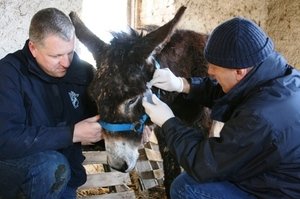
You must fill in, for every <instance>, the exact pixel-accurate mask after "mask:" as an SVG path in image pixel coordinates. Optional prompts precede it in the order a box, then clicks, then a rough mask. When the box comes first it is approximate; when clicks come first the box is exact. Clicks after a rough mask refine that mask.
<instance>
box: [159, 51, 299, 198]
mask: <svg viewBox="0 0 300 199" xmlns="http://www.w3.org/2000/svg"><path fill="white" fill-rule="evenodd" d="M191 82H192V89H191V93H190V94H189V96H188V97H189V98H190V99H193V100H198V102H199V103H201V104H203V105H205V106H207V107H210V108H211V109H212V116H211V117H212V119H213V120H217V121H220V122H224V126H223V128H222V130H221V131H220V137H215V138H206V137H205V136H204V135H203V133H201V132H199V130H197V129H193V128H190V127H187V126H186V125H184V124H183V123H182V122H180V121H179V119H178V118H171V119H169V120H168V121H167V122H166V123H165V124H164V125H163V126H162V127H163V130H164V132H165V134H166V140H167V144H168V146H169V148H170V150H171V151H172V152H173V153H174V154H175V155H176V157H177V159H178V161H179V163H180V164H181V165H182V167H183V168H184V169H185V170H186V171H187V173H188V174H190V175H191V176H193V177H194V178H195V179H196V180H198V181H199V182H208V181H222V180H228V181H230V182H233V183H235V184H236V185H237V186H238V187H240V188H241V189H243V190H245V191H247V192H249V193H252V194H254V195H256V196H257V197H258V198H270V199H274V198H300V73H299V72H298V71H297V70H296V69H294V68H292V67H291V66H289V65H288V64H287V63H286V61H285V60H284V59H283V58H282V56H281V55H279V54H277V53H275V52H274V53H273V54H272V55H270V56H269V57H268V58H267V59H266V60H265V61H264V62H263V63H262V64H260V65H259V66H257V67H255V68H254V69H253V70H252V71H250V72H249V74H247V76H246V77H245V78H244V79H243V80H242V81H241V82H239V83H238V84H237V85H236V86H235V87H234V88H233V89H232V90H230V91H229V92H228V93H227V94H224V93H223V92H222V90H221V87H220V86H219V85H218V84H217V83H216V82H215V81H212V80H211V79H209V78H203V79H202V78H197V79H196V78H195V79H192V81H191Z"/></svg>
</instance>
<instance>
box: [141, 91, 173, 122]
mask: <svg viewBox="0 0 300 199" xmlns="http://www.w3.org/2000/svg"><path fill="white" fill-rule="evenodd" d="M142 104H143V106H144V108H145V112H146V113H147V114H148V115H149V117H150V119H151V121H152V122H153V123H155V124H157V125H158V126H160V127H161V126H162V125H163V124H164V123H165V122H166V121H167V120H168V119H170V118H172V117H175V116H174V113H173V112H172V110H171V109H170V108H169V106H168V105H167V104H165V103H164V102H162V101H160V100H159V99H158V98H157V97H156V95H154V94H152V102H148V101H147V97H144V98H143V103H142Z"/></svg>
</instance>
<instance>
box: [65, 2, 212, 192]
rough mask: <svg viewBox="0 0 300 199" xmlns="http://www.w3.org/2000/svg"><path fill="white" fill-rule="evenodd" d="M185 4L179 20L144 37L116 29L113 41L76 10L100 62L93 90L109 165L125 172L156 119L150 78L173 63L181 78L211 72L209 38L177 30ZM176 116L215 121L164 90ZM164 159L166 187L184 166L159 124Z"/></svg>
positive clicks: (80, 31)
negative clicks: (150, 105) (148, 108)
mask: <svg viewBox="0 0 300 199" xmlns="http://www.w3.org/2000/svg"><path fill="white" fill-rule="evenodd" d="M185 9H186V8H185V7H181V8H180V9H179V10H178V12H177V13H176V15H175V16H174V18H173V19H172V20H171V21H169V22H168V23H166V24H165V25H163V26H161V27H159V28H158V29H156V30H154V31H152V32H150V33H148V34H147V35H145V36H143V34H139V33H138V32H137V31H135V30H133V29H131V28H130V31H129V33H125V32H120V33H113V36H114V38H113V39H112V41H111V43H110V44H107V43H105V42H103V41H102V40H100V39H99V38H98V37H97V36H96V35H95V34H93V33H92V32H91V31H90V30H89V29H88V28H87V27H86V26H85V25H84V24H83V22H82V21H81V20H80V18H79V17H78V16H77V15H76V13H74V12H71V13H70V18H71V20H72V22H73V24H74V26H75V30H76V35H77V37H78V38H79V40H80V41H81V42H82V43H83V44H84V45H85V46H86V47H87V48H88V49H89V51H90V52H91V53H92V54H93V57H94V59H95V60H96V65H97V72H96V75H95V78H94V80H93V82H92V83H91V85H90V94H91V96H92V97H93V99H94V100H95V102H96V103H97V106H98V112H99V114H100V116H101V121H100V123H101V124H102V127H103V128H104V129H105V135H104V140H105V147H106V151H107V153H108V164H109V165H110V166H111V167H113V168H114V169H117V170H119V171H122V172H130V171H131V170H132V169H134V167H135V165H136V161H137V159H138V156H139V154H138V148H139V146H140V144H141V139H142V132H143V127H144V125H145V124H146V123H148V122H150V121H149V118H148V116H147V115H146V114H145V112H144V109H143V106H142V98H143V96H144V94H145V93H148V92H150V88H148V87H147V82H149V81H150V80H151V79H152V76H153V73H154V71H155V69H156V68H158V67H161V68H165V67H169V68H170V70H172V71H173V72H174V73H175V75H177V76H181V77H186V78H188V77H191V76H206V75H207V68H206V63H205V61H204V58H203V48H204V45H205V41H206V39H207V36H206V35H204V34H199V33H196V32H193V31H188V30H177V31H175V32H174V30H175V26H176V24H177V23H178V21H179V20H180V18H181V17H182V15H183V13H184V11H185ZM152 92H154V93H157V94H158V93H159V95H160V98H161V99H162V100H163V101H165V102H166V103H168V104H169V105H170V106H171V107H172V109H173V111H174V113H175V115H177V116H178V117H180V118H181V119H182V120H184V121H186V122H187V123H189V124H191V125H195V126H197V127H199V128H202V129H204V130H206V129H207V126H208V125H209V120H207V118H208V115H207V112H206V111H205V109H203V107H201V106H199V105H198V104H197V103H196V102H191V101H190V102H187V101H185V100H184V98H183V96H182V95H181V94H177V93H168V92H164V91H158V89H156V88H152ZM155 133H156V136H157V137H158V140H159V146H160V151H161V153H162V157H163V159H164V171H165V187H166V190H167V193H168V190H169V186H170V183H171V182H172V180H173V179H174V177H176V176H177V175H178V174H179V173H180V171H181V170H180V166H179V165H178V164H177V162H176V160H174V158H173V156H172V155H170V154H169V152H168V150H166V144H165V141H164V138H163V137H164V136H163V133H162V132H160V129H159V128H155Z"/></svg>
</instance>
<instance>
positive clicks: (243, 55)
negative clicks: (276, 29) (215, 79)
mask: <svg viewBox="0 0 300 199" xmlns="http://www.w3.org/2000/svg"><path fill="white" fill-rule="evenodd" d="M273 51H274V44H273V42H272V40H271V39H270V38H269V37H268V36H267V35H266V33H264V31H263V30H262V29H261V28H260V27H259V26H258V25H256V24H255V23H254V22H253V21H250V20H247V19H244V18H241V17H235V18H233V19H231V20H228V21H225V22H224V23H222V24H220V25H219V26H218V27H216V28H215V29H214V31H213V32H212V33H211V35H210V36H209V39H208V41H207V43H206V46H205V49H204V56H205V58H206V60H207V61H208V62H209V63H212V64H214V65H217V66H221V67H224V68H247V67H251V66H256V65H258V64H260V63H261V62H263V61H264V60H265V59H266V58H267V57H268V56H269V55H270V54H271V53H272V52H273Z"/></svg>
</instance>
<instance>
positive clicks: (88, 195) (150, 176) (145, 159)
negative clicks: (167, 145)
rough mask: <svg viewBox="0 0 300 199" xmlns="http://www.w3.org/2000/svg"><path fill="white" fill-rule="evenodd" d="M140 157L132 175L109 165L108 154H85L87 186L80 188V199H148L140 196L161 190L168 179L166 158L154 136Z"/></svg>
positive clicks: (102, 152)
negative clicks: (107, 161) (154, 188)
mask: <svg viewBox="0 0 300 199" xmlns="http://www.w3.org/2000/svg"><path fill="white" fill-rule="evenodd" d="M139 153H140V157H139V159H138V162H137V165H136V168H135V170H134V171H133V172H131V173H122V172H119V171H115V170H113V169H111V168H110V167H109V166H108V165H107V163H106V160H107V154H106V151H84V152H83V154H84V156H85V157H86V159H85V161H84V163H83V164H84V167H85V168H86V171H87V182H86V183H85V184H84V185H82V186H81V187H79V188H78V192H77V198H78V199H108V198H109V199H135V198H148V197H142V196H141V195H142V194H139V192H144V191H147V190H148V189H150V188H153V187H156V186H161V185H162V184H163V177H164V175H163V168H162V158H161V155H160V152H159V148H158V144H157V139H156V137H155V135H154V133H152V135H151V137H150V141H149V142H148V143H146V144H145V145H144V146H143V147H141V148H140V149H139ZM132 187H135V189H133V188H132ZM137 195H138V197H137Z"/></svg>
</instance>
